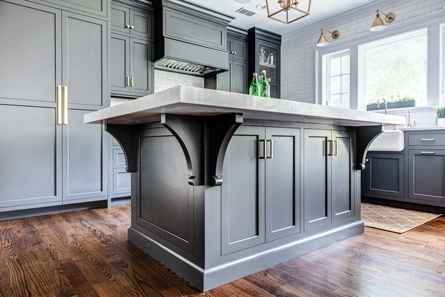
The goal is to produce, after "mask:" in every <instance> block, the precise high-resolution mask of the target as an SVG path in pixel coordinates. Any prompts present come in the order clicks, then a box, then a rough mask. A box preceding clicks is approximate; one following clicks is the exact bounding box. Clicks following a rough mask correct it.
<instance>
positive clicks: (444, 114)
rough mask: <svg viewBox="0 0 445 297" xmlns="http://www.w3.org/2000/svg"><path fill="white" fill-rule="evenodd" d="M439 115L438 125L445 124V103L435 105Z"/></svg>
mask: <svg viewBox="0 0 445 297" xmlns="http://www.w3.org/2000/svg"><path fill="white" fill-rule="evenodd" d="M435 110H436V115H437V126H442V127H443V126H445V105H438V106H436V107H435Z"/></svg>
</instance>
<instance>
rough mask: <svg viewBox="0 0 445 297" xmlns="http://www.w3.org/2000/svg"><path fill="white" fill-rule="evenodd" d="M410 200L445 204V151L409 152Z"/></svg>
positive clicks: (425, 150) (424, 150)
mask: <svg viewBox="0 0 445 297" xmlns="http://www.w3.org/2000/svg"><path fill="white" fill-rule="evenodd" d="M408 163H409V183H408V184H409V198H410V199H418V200H425V201H434V202H441V203H444V204H445V188H444V184H445V150H436V149H423V150H409V162H408Z"/></svg>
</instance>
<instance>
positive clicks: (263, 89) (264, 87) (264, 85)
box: [258, 70, 270, 98]
mask: <svg viewBox="0 0 445 297" xmlns="http://www.w3.org/2000/svg"><path fill="white" fill-rule="evenodd" d="M258 96H261V97H267V98H270V84H269V81H268V80H267V77H266V70H263V71H261V80H260V83H259V86H258Z"/></svg>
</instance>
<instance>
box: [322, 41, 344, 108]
mask: <svg viewBox="0 0 445 297" xmlns="http://www.w3.org/2000/svg"><path fill="white" fill-rule="evenodd" d="M343 56H349V78H351V54H350V51H349V49H346V50H341V51H338V52H334V53H328V54H323V55H322V63H323V64H322V67H323V72H322V73H323V74H322V90H323V92H322V100H321V102H322V104H326V105H331V102H330V94H331V85H330V79H328V74H330V73H331V69H330V64H331V63H330V61H331V60H332V59H335V58H338V57H343ZM342 75H343V73H342V74H340V76H342ZM329 78H331V76H329ZM349 81H351V80H350V79H349ZM349 84H351V83H350V82H349ZM340 94H345V92H340ZM348 94H349V108H351V86H349V92H348Z"/></svg>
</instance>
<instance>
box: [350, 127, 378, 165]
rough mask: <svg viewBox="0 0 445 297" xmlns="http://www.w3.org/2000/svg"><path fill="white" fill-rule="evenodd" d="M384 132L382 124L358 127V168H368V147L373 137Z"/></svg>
mask: <svg viewBox="0 0 445 297" xmlns="http://www.w3.org/2000/svg"><path fill="white" fill-rule="evenodd" d="M382 132H383V131H382V126H368V127H357V154H356V156H357V160H356V169H357V170H364V169H365V168H366V154H367V152H368V147H369V145H370V144H371V142H372V141H373V139H374V138H375V137H377V135H379V134H380V133H382Z"/></svg>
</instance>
